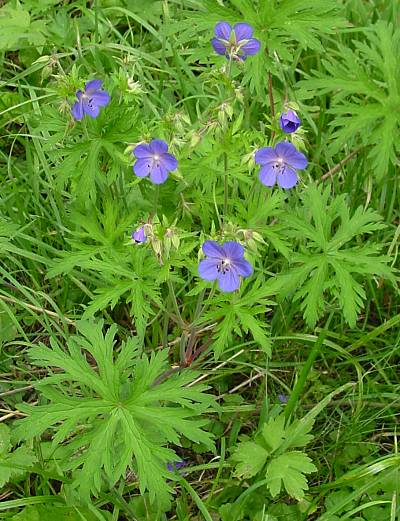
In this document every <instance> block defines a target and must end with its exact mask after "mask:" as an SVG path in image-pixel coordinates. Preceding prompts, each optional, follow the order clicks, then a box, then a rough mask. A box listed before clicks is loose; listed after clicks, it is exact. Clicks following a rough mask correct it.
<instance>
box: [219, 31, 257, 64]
mask: <svg viewBox="0 0 400 521" xmlns="http://www.w3.org/2000/svg"><path fill="white" fill-rule="evenodd" d="M214 32H215V36H216V38H213V39H212V40H211V43H212V46H213V47H214V50H215V52H216V53H217V54H221V55H225V56H226V57H227V58H228V59H230V58H231V57H232V58H234V59H235V60H241V61H244V60H245V59H246V58H247V56H251V55H253V54H257V53H258V51H259V50H260V47H261V44H260V42H259V40H257V38H253V37H252V36H253V28H252V27H251V25H249V24H246V23H243V22H242V23H238V24H235V25H234V27H233V29H232V27H231V25H230V24H228V22H219V23H217V25H216V26H215V29H214Z"/></svg>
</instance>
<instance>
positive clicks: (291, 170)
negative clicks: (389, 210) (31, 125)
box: [71, 22, 308, 292]
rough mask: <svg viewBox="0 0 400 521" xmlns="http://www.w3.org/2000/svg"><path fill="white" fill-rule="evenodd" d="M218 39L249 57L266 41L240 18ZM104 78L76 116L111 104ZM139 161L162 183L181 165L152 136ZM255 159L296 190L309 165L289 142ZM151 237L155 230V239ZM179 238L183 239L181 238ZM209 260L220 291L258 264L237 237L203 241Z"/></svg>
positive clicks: (269, 179)
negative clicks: (301, 173) (300, 174)
mask: <svg viewBox="0 0 400 521" xmlns="http://www.w3.org/2000/svg"><path fill="white" fill-rule="evenodd" d="M214 32H215V37H214V38H213V39H212V40H211V44H212V46H213V48H214V50H215V52H216V53H217V54H219V55H222V56H225V57H226V58H227V59H228V60H230V61H232V60H236V61H241V62H243V61H245V60H246V58H247V57H248V56H253V55H255V54H257V53H258V52H259V51H260V48H261V43H260V41H259V40H258V39H257V38H254V37H253V28H252V27H251V25H249V24H247V23H245V22H240V23H237V24H235V25H234V26H233V27H232V26H231V25H230V24H229V23H228V22H219V23H217V24H216V26H215V30H214ZM102 86H103V82H102V80H91V81H89V82H87V83H86V85H85V89H84V91H81V90H78V91H77V92H76V97H77V99H78V100H77V101H76V102H75V103H74V105H73V106H72V108H71V113H72V116H73V117H74V119H75V120H78V121H79V120H81V119H82V118H83V117H84V116H85V115H88V116H90V117H91V118H97V116H98V115H99V113H100V108H101V107H105V106H107V105H108V104H109V102H110V95H109V94H108V93H107V92H106V91H104V90H103V89H102ZM300 124H301V121H300V118H299V117H298V115H297V114H296V112H295V111H294V110H292V109H288V110H287V111H286V112H283V113H282V114H281V115H280V118H279V125H280V128H281V130H282V131H283V132H284V133H285V134H292V133H294V132H296V131H297V129H298V128H299V126H300ZM133 155H134V157H135V158H136V161H135V163H134V165H133V172H134V174H135V175H136V176H137V177H149V178H150V180H151V181H152V183H154V184H156V185H159V184H162V183H164V182H165V181H166V180H167V179H168V174H169V173H170V172H173V171H174V170H176V168H177V167H178V160H177V159H176V157H175V156H174V155H172V154H171V153H170V152H169V151H168V144H167V143H166V142H165V141H163V140H162V139H153V140H152V141H151V142H150V143H140V144H138V145H137V146H136V147H135V148H134V150H133ZM255 162H256V163H257V164H259V165H261V169H260V172H259V179H260V181H261V183H262V184H264V185H265V186H268V187H272V186H274V185H275V184H278V186H280V187H281V188H284V189H290V188H293V187H294V186H295V185H296V183H297V181H298V175H297V171H298V170H303V169H305V168H306V167H307V164H308V161H307V158H306V156H305V155H304V154H303V153H302V152H299V151H298V150H297V149H296V147H295V146H294V145H293V144H292V143H290V142H289V141H282V142H280V143H277V144H276V145H275V146H274V147H273V146H270V147H265V148H261V149H259V150H258V151H257V152H256V153H255ZM151 237H152V235H151V234H150V240H152V239H151ZM147 239H148V236H147V234H146V226H145V225H143V226H140V227H138V228H137V229H136V230H134V231H133V232H132V241H133V242H134V243H136V244H143V243H145V242H146V241H147ZM176 240H178V239H176ZM202 249H203V253H204V254H205V256H206V258H205V259H203V260H202V261H201V262H200V264H199V275H200V277H201V278H203V279H204V280H207V281H218V286H219V288H220V290H222V291H225V292H232V291H235V290H237V289H238V288H239V286H240V280H241V277H249V276H250V275H251V274H252V273H253V267H252V266H251V264H250V263H249V262H248V261H247V260H246V259H245V258H244V249H243V246H242V245H241V244H239V243H237V242H234V241H227V242H224V243H223V244H218V243H217V242H215V241H206V242H205V243H204V244H203V247H202Z"/></svg>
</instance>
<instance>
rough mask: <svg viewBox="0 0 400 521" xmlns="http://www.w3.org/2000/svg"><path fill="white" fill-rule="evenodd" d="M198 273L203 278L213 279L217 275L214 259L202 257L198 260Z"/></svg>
mask: <svg viewBox="0 0 400 521" xmlns="http://www.w3.org/2000/svg"><path fill="white" fill-rule="evenodd" d="M199 275H200V277H201V278H202V279H204V280H215V279H216V278H217V277H218V275H219V273H218V270H217V262H216V261H215V259H204V260H202V261H200V264H199Z"/></svg>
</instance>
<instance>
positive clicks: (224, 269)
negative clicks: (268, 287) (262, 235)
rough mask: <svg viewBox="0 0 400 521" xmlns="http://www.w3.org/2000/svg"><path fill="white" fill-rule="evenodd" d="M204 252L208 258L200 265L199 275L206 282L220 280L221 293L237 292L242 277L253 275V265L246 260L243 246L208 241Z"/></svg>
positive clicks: (204, 246) (230, 242) (231, 242)
mask: <svg viewBox="0 0 400 521" xmlns="http://www.w3.org/2000/svg"><path fill="white" fill-rule="evenodd" d="M203 252H204V253H205V255H206V256H207V257H208V258H207V259H204V260H202V261H201V262H200V264H199V275H200V277H201V278H202V279H204V280H218V286H219V289H220V290H221V291H226V292H230V291H235V290H237V289H238V288H239V285H240V277H249V276H250V275H251V274H252V273H253V267H252V265H251V264H250V263H249V262H248V261H247V260H246V259H245V258H244V248H243V246H242V245H241V244H239V243H237V242H234V241H228V242H225V243H224V244H222V245H220V244H218V243H217V242H215V241H206V242H205V243H204V244H203Z"/></svg>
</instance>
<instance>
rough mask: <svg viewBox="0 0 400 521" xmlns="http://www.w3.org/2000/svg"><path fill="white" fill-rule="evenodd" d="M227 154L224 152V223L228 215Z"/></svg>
mask: <svg viewBox="0 0 400 521" xmlns="http://www.w3.org/2000/svg"><path fill="white" fill-rule="evenodd" d="M228 190H229V186H228V154H227V153H226V152H224V222H225V221H226V218H227V213H228Z"/></svg>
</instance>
